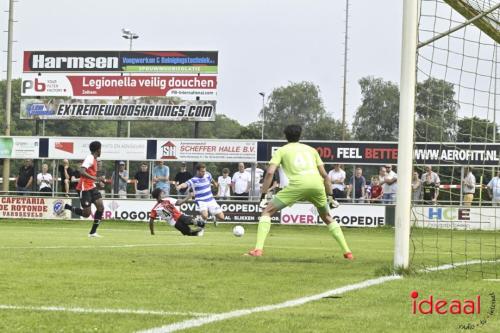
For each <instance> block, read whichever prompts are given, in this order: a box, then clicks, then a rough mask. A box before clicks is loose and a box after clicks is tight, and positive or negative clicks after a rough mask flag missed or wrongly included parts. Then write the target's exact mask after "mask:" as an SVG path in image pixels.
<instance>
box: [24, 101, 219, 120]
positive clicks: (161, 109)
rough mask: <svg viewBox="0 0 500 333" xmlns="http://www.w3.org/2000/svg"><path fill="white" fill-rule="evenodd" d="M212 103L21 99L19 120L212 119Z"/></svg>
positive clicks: (213, 116)
mask: <svg viewBox="0 0 500 333" xmlns="http://www.w3.org/2000/svg"><path fill="white" fill-rule="evenodd" d="M215 105H216V102H215V101H205V100H199V101H196V100H190V101H186V100H179V101H176V102H173V101H172V100H169V99H167V98H165V99H164V100H155V101H154V102H141V101H140V100H121V101H119V100H108V101H102V100H95V99H94V100H92V99H90V100H89V99H87V100H75V99H71V100H68V99H54V98H44V99H28V98H24V99H22V100H21V119H46V120H53V119H61V120H70V119H86V120H155V121H159V120H167V121H184V120H190V121H214V120H215Z"/></svg>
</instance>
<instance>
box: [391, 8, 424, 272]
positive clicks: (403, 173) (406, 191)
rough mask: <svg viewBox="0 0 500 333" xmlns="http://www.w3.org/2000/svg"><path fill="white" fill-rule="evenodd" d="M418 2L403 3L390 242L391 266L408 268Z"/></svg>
mask: <svg viewBox="0 0 500 333" xmlns="http://www.w3.org/2000/svg"><path fill="white" fill-rule="evenodd" d="M418 7H419V1H418V0H404V3H403V36H402V39H403V42H402V48H401V79H400V82H401V83H400V85H401V94H400V103H399V142H398V188H399V189H400V191H397V194H396V221H395V226H396V230H395V240H394V267H395V268H408V265H409V260H410V218H411V178H412V163H413V132H414V118H415V117H414V112H415V86H416V82H417V71H416V64H417V59H416V58H417V42H418V39H417V33H418V31H417V30H418V9H419V8H418Z"/></svg>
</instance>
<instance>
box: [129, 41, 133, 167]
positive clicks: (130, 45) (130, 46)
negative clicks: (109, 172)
mask: <svg viewBox="0 0 500 333" xmlns="http://www.w3.org/2000/svg"><path fill="white" fill-rule="evenodd" d="M133 35H134V34H131V35H129V40H130V44H129V51H132V41H133ZM127 138H130V120H129V121H127ZM127 172H128V173H129V177H130V161H129V160H127Z"/></svg>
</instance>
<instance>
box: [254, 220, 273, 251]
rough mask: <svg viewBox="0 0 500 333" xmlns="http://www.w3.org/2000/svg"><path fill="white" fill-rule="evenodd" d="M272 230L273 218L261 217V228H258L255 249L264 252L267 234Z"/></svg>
mask: <svg viewBox="0 0 500 333" xmlns="http://www.w3.org/2000/svg"><path fill="white" fill-rule="evenodd" d="M270 229H271V217H270V216H261V217H260V219H259V227H258V228H257V243H256V244H255V248H256V249H259V250H262V249H263V248H264V242H265V241H266V237H267V234H268V233H269V230H270Z"/></svg>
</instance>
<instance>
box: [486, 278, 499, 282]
mask: <svg viewBox="0 0 500 333" xmlns="http://www.w3.org/2000/svg"><path fill="white" fill-rule="evenodd" d="M483 281H493V282H500V279H483Z"/></svg>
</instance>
